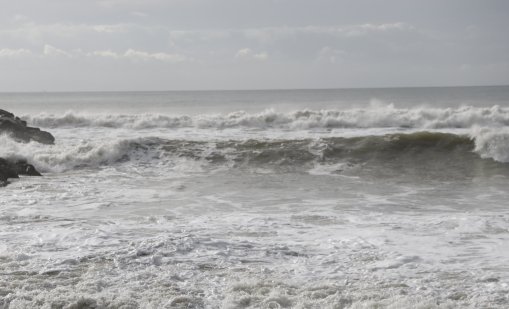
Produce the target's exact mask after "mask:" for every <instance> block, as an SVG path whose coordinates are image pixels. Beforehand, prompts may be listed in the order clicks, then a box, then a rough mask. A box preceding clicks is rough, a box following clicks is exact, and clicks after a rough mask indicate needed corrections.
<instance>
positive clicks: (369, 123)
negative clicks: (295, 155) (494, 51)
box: [23, 104, 509, 130]
mask: <svg viewBox="0 0 509 309" xmlns="http://www.w3.org/2000/svg"><path fill="white" fill-rule="evenodd" d="M23 118H24V119H26V120H27V121H28V122H29V123H31V124H32V125H35V126H40V127H45V128H59V127H107V128H129V129H150V128H185V127H195V128H211V129H225V128H236V127H246V128H258V129H265V128H283V129H294V130H295V129H314V128H391V127H404V128H421V129H445V128H470V127H472V126H475V125H479V126H504V125H509V109H508V108H503V107H500V106H493V107H490V108H481V107H472V106H462V107H458V108H429V107H427V108H426V107H415V108H397V107H395V106H394V105H393V104H388V105H372V106H371V107H369V108H365V109H349V110H317V111H314V110H299V111H294V112H290V113H282V112H277V111H276V110H274V109H267V110H264V111H262V112H260V113H247V112H243V111H239V112H233V113H228V114H204V115H197V116H186V115H184V116H175V115H165V114H150V113H147V114H137V115H111V114H109V115H100V114H98V115H96V114H83V113H75V112H67V113H65V114H63V115H58V114H40V115H38V116H25V117H23Z"/></svg>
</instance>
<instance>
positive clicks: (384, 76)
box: [0, 0, 509, 91]
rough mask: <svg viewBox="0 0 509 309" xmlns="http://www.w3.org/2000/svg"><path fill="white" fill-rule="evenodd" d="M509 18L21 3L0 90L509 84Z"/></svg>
mask: <svg viewBox="0 0 509 309" xmlns="http://www.w3.org/2000/svg"><path fill="white" fill-rule="evenodd" d="M508 12H509V5H508V3H507V2H505V1H496V0H494V1H489V2H487V1H483V2H482V3H481V2H480V1H475V0H464V1H458V0H448V1H438V0H430V1H426V2H422V1H413V0H405V1H403V0H394V1H383V2H382V1H376V0H359V1H346V0H334V1H333V0H316V1H306V0H292V1H290V0H259V1H250V0H216V1H206V0H186V1H184V0H167V1H162V0H143V1H141V0H95V1H68V0H66V1H64V0H48V1H44V3H42V1H36V0H19V1H16V2H12V3H7V4H5V5H4V7H3V10H2V11H1V12H0V69H1V70H2V72H4V73H5V74H3V76H4V77H3V78H2V79H1V80H0V81H1V82H2V83H1V84H0V90H2V91H9V90H40V89H46V90H94V89H96V88H97V90H107V89H112V90H122V89H139V90H144V89H147V90H150V89H211V88H221V89H229V88H234V89H237V88H299V87H304V88H307V87H377V86H400V85H401V86H419V85H422V86H425V85H453V84H454V85H457V84H507V83H509V70H507V68H508V67H509V40H508V39H507V35H506V34H505V31H506V30H505V29H507V28H508V27H509V18H508V17H509V16H508V15H509V14H508ZM28 74H30V76H29V77H28ZM6 75H7V76H8V77H5V76H6ZM239 77H241V78H239ZM73 80H74V81H75V82H73ZM87 80H93V81H94V82H93V83H90V82H89V83H83V81H87ZM140 81H142V82H140ZM95 84H97V85H95ZM94 87H95V88H94Z"/></svg>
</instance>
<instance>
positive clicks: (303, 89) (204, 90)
mask: <svg viewBox="0 0 509 309" xmlns="http://www.w3.org/2000/svg"><path fill="white" fill-rule="evenodd" d="M508 86H509V84H489V85H450V86H436V85H435V86H378V87H337V88H330V87H324V88H253V89H180V90H178V89H173V90H28V91H0V94H43V93H61V94H66V93H147V92H160V93H163V92H249V91H320V90H322V91H323V90H368V89H420V88H423V89H424V88H475V87H508Z"/></svg>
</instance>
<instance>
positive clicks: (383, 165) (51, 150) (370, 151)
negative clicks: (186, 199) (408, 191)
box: [0, 128, 509, 175]
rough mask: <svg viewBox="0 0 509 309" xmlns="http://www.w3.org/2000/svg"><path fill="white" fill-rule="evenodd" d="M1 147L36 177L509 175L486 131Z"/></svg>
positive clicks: (502, 148) (505, 146)
mask: <svg viewBox="0 0 509 309" xmlns="http://www.w3.org/2000/svg"><path fill="white" fill-rule="evenodd" d="M2 139H3V140H2V143H3V144H4V145H6V147H4V148H3V149H2V150H0V157H2V156H3V157H9V156H13V155H14V154H16V155H17V156H19V155H20V154H21V156H22V157H24V158H25V159H28V160H29V161H30V162H32V163H33V164H34V165H35V166H36V167H38V168H39V169H41V170H42V171H66V170H72V169H79V168H100V167H103V166H110V165H119V164H124V163H135V164H144V165H145V166H157V167H158V168H165V167H166V168H174V167H175V166H177V165H178V164H181V163H182V161H183V160H185V161H186V162H197V163H198V164H200V165H201V166H204V167H210V168H216V167H227V168H250V167H263V168H271V169H274V170H282V171H309V170H310V169H313V168H316V166H317V165H324V166H341V167H347V168H348V167H351V166H362V169H363V170H364V171H366V172H369V171H371V172H373V171H381V170H386V171H391V173H398V172H401V171H402V170H404V171H406V172H408V171H410V170H411V171H416V172H422V173H428V172H430V171H435V172H436V173H440V174H443V175H451V174H454V173H460V174H465V175H466V174H469V173H471V172H472V168H473V167H476V168H477V171H479V170H484V171H488V170H489V171H490V173H498V172H499V171H502V173H504V174H505V173H506V172H509V164H503V162H509V131H504V130H498V131H493V130H489V129H486V128H475V129H473V130H472V133H471V134H470V135H455V134H450V133H436V132H427V131H422V132H417V133H410V134H403V133H398V134H388V135H382V136H361V137H353V138H346V137H330V138H319V139H302V140H288V139H268V140H265V139H260V140H254V139H252V140H244V141H239V140H228V141H192V140H168V139H162V138H158V137H144V138H134V139H119V140H117V141H115V142H94V141H89V142H85V141H84V142H82V143H81V144H79V145H75V146H72V147H68V146H67V147H66V146H58V145H56V146H44V147H41V146H40V145H33V144H31V143H29V144H18V143H15V142H13V141H10V140H9V139H8V138H7V137H5V136H4V137H2ZM342 169H343V168H341V170H342ZM357 170H358V169H357ZM452 171H455V172H454V173H453V172H452ZM340 172H341V171H340Z"/></svg>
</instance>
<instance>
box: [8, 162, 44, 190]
mask: <svg viewBox="0 0 509 309" xmlns="http://www.w3.org/2000/svg"><path fill="white" fill-rule="evenodd" d="M19 175H26V176H42V175H41V173H39V172H38V171H37V170H36V169H35V167H34V166H33V165H31V164H28V163H27V162H26V160H17V161H13V160H6V159H4V158H0V187H5V186H6V185H8V184H9V181H8V179H9V178H19Z"/></svg>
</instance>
